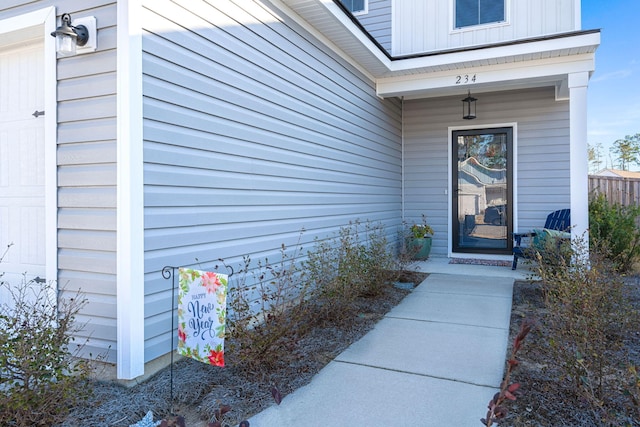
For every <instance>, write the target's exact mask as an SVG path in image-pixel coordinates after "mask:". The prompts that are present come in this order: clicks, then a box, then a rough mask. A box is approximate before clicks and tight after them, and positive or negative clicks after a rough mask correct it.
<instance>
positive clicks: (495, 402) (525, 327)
mask: <svg viewBox="0 0 640 427" xmlns="http://www.w3.org/2000/svg"><path fill="white" fill-rule="evenodd" d="M534 324H535V322H533V321H532V320H531V319H526V320H524V321H523V322H522V324H521V325H520V331H519V332H518V335H517V336H516V338H515V340H514V341H513V348H512V349H511V357H509V360H507V369H506V372H505V374H504V379H503V380H502V383H501V384H500V391H499V392H497V393H496V394H495V395H494V396H493V399H491V400H490V401H489V406H488V408H489V410H488V411H487V416H486V418H481V419H480V421H481V422H482V424H484V425H485V426H487V427H490V426H492V425H493V423H498V422H499V421H500V420H501V419H503V418H504V417H506V416H507V413H508V411H507V408H506V406H505V403H506V401H507V400H516V391H517V390H518V389H519V388H520V384H519V383H513V384H509V382H510V380H511V373H512V372H513V370H514V369H515V368H516V366H518V364H519V363H520V362H518V360H517V359H516V354H517V353H518V351H519V350H520V348H521V347H522V342H523V341H524V339H525V337H526V336H527V334H528V333H529V332H530V331H531V328H533V326H534Z"/></svg>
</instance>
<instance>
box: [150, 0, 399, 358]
mask: <svg viewBox="0 0 640 427" xmlns="http://www.w3.org/2000/svg"><path fill="white" fill-rule="evenodd" d="M191 5H192V2H188V1H187V0H183V1H177V2H175V3H162V4H158V3H156V2H151V1H148V2H147V3H146V4H145V12H144V16H143V19H142V21H143V22H144V36H143V50H144V54H143V69H144V80H143V84H144V139H145V142H144V144H145V145H144V160H145V164H144V181H145V272H146V280H145V294H146V297H145V319H146V320H145V340H146V349H145V359H146V360H151V359H153V358H155V357H158V356H160V355H162V354H164V353H166V352H167V351H168V349H170V348H171V344H170V338H171V334H170V327H171V315H170V313H171V312H170V308H171V292H170V289H169V286H170V283H168V282H167V281H164V280H163V279H162V278H161V276H160V269H161V268H162V267H163V266H165V265H194V264H196V259H198V260H199V263H200V264H199V265H201V266H202V267H203V268H213V266H214V265H215V264H216V262H215V260H216V259H217V258H224V259H225V260H227V261H228V262H230V263H237V262H238V261H239V260H240V259H241V257H242V256H243V255H247V254H251V255H252V258H253V259H263V258H264V257H269V259H270V260H271V259H273V258H274V257H277V256H278V251H279V249H280V246H281V244H283V243H284V244H286V245H288V246H291V245H294V244H295V243H296V242H297V241H298V239H299V238H300V230H301V229H302V228H304V229H305V230H306V232H305V233H304V235H303V237H302V242H303V244H305V245H311V244H312V241H313V238H314V236H326V235H328V234H331V233H333V232H335V231H337V229H338V228H339V227H340V226H344V225H346V224H348V223H349V221H351V220H354V219H357V218H360V219H370V220H373V221H383V222H384V223H385V224H388V225H389V229H390V230H391V229H393V232H394V233H395V228H394V227H393V226H394V225H397V224H398V222H399V219H400V207H401V191H400V189H401V169H400V167H401V151H400V150H401V145H400V132H401V125H400V119H401V114H400V108H399V107H400V106H399V103H398V102H397V101H393V100H386V101H385V100H381V99H379V98H377V97H376V95H375V90H374V87H373V84H372V82H370V81H368V80H367V79H366V78H364V77H363V76H362V75H360V74H359V73H357V72H356V71H355V70H354V69H353V68H351V67H350V66H349V65H347V64H346V63H344V62H343V61H342V60H341V59H339V58H338V57H337V56H335V55H333V54H332V53H331V52H330V51H328V49H327V48H326V47H325V46H323V45H322V44H320V43H319V42H318V41H316V40H315V39H313V37H312V36H311V35H310V34H308V33H306V32H305V31H304V30H303V29H302V28H300V27H298V26H297V25H296V24H295V23H294V22H292V21H290V20H288V19H287V18H286V16H285V15H284V14H282V13H280V12H278V13H272V11H271V10H270V9H269V8H268V7H267V6H265V5H263V4H261V3H260V2H258V1H246V2H230V1H220V2H212V3H211V4H205V3H198V4H197V5H194V6H193V7H191ZM240 5H241V6H240ZM186 28H188V29H190V30H186ZM390 233H391V231H390Z"/></svg>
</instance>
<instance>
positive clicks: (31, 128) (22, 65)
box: [0, 43, 46, 282]
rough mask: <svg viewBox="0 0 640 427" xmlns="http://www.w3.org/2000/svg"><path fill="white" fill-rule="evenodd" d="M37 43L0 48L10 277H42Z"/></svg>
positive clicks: (0, 246)
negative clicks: (10, 245) (35, 114)
mask: <svg viewBox="0 0 640 427" xmlns="http://www.w3.org/2000/svg"><path fill="white" fill-rule="evenodd" d="M43 71H44V66H43V46H42V44H41V43H40V44H31V45H28V46H23V47H20V48H13V49H5V50H0V252H4V249H5V248H6V246H7V245H8V244H11V243H12V244H13V246H12V247H11V249H10V250H9V252H8V253H7V255H6V256H5V259H4V260H3V262H2V264H0V271H3V272H5V273H6V274H5V276H4V277H3V280H9V281H11V282H14V281H16V280H21V279H22V273H25V272H26V273H28V275H29V277H34V276H40V277H44V276H45V260H46V257H45V187H44V184H45V182H44V177H45V172H44V166H45V162H44V120H43V118H42V116H41V117H38V118H36V117H34V116H33V113H34V112H35V111H42V110H43V109H44V89H43V82H44V73H43Z"/></svg>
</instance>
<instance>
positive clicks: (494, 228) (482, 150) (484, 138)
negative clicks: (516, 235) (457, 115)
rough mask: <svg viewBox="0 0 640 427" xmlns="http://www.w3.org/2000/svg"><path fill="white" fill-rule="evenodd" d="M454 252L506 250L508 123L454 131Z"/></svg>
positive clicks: (509, 169)
mask: <svg viewBox="0 0 640 427" xmlns="http://www.w3.org/2000/svg"><path fill="white" fill-rule="evenodd" d="M451 139H452V143H453V147H452V153H453V156H452V157H453V168H452V171H453V176H452V183H453V188H452V190H453V191H452V194H453V204H452V206H453V209H452V213H453V218H452V224H453V252H468V253H486V254H510V253H511V250H512V247H513V240H512V239H511V235H512V230H513V218H512V217H513V215H512V212H513V206H512V190H511V187H512V146H513V129H512V128H510V127H509V128H492V129H473V130H458V131H453V135H452V138H451Z"/></svg>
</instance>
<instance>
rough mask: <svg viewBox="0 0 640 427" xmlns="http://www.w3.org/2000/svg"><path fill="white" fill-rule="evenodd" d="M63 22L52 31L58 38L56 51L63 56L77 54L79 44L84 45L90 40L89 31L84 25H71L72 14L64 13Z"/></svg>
mask: <svg viewBox="0 0 640 427" xmlns="http://www.w3.org/2000/svg"><path fill="white" fill-rule="evenodd" d="M60 20H61V21H62V23H61V24H60V26H59V27H58V28H56V30H55V31H54V32H52V33H51V35H52V36H53V37H55V38H56V51H57V52H58V53H59V54H60V55H62V56H71V55H75V54H76V47H77V46H84V45H86V44H87V41H88V40H89V31H88V30H87V27H85V26H84V25H76V26H73V25H71V15H69V14H68V13H64V14H63V15H62V17H61V19H60Z"/></svg>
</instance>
